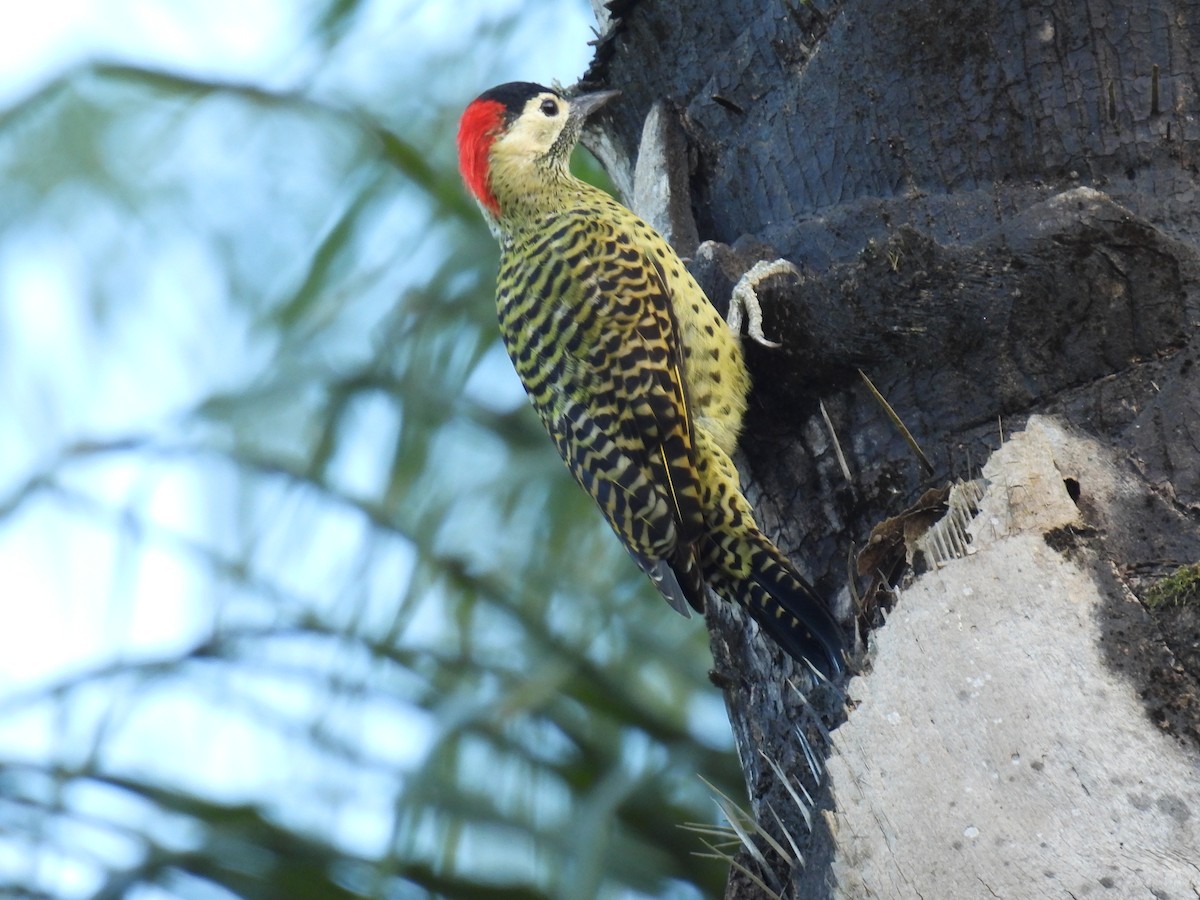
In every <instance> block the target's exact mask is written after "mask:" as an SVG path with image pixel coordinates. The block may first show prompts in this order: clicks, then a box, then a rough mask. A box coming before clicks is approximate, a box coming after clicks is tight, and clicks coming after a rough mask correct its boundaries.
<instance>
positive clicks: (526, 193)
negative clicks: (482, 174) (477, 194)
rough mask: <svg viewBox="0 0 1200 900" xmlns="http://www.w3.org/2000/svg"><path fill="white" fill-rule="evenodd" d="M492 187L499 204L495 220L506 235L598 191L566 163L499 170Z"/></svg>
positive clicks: (569, 206)
mask: <svg viewBox="0 0 1200 900" xmlns="http://www.w3.org/2000/svg"><path fill="white" fill-rule="evenodd" d="M491 187H492V192H493V194H494V195H495V197H496V202H497V204H498V206H499V215H498V216H496V217H495V221H496V225H497V228H498V230H499V232H500V233H501V234H503V235H511V234H513V233H515V232H517V231H520V230H521V229H523V228H525V227H527V226H530V225H537V224H538V223H540V222H543V221H544V220H545V218H546V216H547V215H550V214H552V213H555V212H559V211H561V210H563V209H568V208H571V207H573V206H575V205H577V204H578V203H579V202H580V201H582V200H585V199H587V198H588V197H590V196H591V195H593V194H595V193H597V192H598V191H599V189H598V188H595V187H593V186H592V185H590V184H588V183H587V182H585V181H581V180H580V179H578V178H576V177H575V176H574V175H572V174H571V172H570V171H569V170H568V169H567V167H566V166H565V165H562V166H542V165H539V164H537V163H531V164H530V165H528V166H525V167H522V168H521V169H519V170H515V171H506V172H504V173H500V174H498V175H497V176H496V177H494V178H493V179H492V184H491Z"/></svg>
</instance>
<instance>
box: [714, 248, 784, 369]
mask: <svg viewBox="0 0 1200 900" xmlns="http://www.w3.org/2000/svg"><path fill="white" fill-rule="evenodd" d="M786 274H792V275H795V276H796V277H797V278H798V277H800V270H799V269H797V268H796V267H795V266H794V265H793V264H792V263H790V262H788V261H787V260H786V259H774V260H770V261H768V260H765V259H764V260H759V261H758V262H756V263H755V264H754V265H752V266H751V267H750V269H749V270H748V271H747V272H746V274H745V275H743V276H742V277H741V278H739V279H738V283H737V284H735V285H734V286H733V295H732V296H731V297H730V299H729V316H728V317H727V318H728V322H729V327H730V328H731V329H732V330H733V333H734V334H736V335H739V336H740V335H741V333H742V315H743V312H744V314H745V316H746V334H747V335H749V336H750V338H751V339H753V340H754V341H756V342H757V343H759V344H762V345H763V346H764V347H779V346H780V344H779V342H778V341H772V340H769V339H768V338H767V336H766V335H764V334H763V330H762V305H761V304H760V303H759V302H758V291H757V288H758V286H759V285H760V284H762V283H763V282H764V281H766V280H767V279H768V278H771V277H773V276H775V275H786Z"/></svg>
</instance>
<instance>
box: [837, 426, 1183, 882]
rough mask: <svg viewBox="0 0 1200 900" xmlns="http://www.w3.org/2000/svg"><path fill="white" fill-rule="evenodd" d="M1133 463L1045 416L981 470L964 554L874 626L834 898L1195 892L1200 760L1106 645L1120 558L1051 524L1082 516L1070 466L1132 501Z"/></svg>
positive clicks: (842, 786)
mask: <svg viewBox="0 0 1200 900" xmlns="http://www.w3.org/2000/svg"><path fill="white" fill-rule="evenodd" d="M1119 471H1120V470H1119V466H1118V463H1117V462H1116V461H1114V460H1112V454H1111V452H1110V451H1108V450H1106V449H1105V448H1104V447H1102V446H1101V445H1100V444H1098V443H1097V442H1095V441H1093V440H1090V439H1088V438H1086V437H1083V436H1081V435H1079V434H1076V433H1073V432H1071V431H1069V430H1068V429H1066V428H1063V427H1062V426H1061V425H1059V424H1058V423H1057V422H1055V421H1054V420H1053V419H1050V418H1047V417H1040V416H1035V417H1033V418H1031V419H1030V421H1029V423H1028V426H1027V427H1026V429H1025V431H1024V432H1022V433H1020V434H1017V435H1014V436H1012V437H1011V438H1010V439H1009V440H1008V441H1007V442H1006V443H1005V444H1004V446H1002V447H1001V448H1000V450H998V451H997V452H996V453H995V454H994V455H993V456H992V458H991V459H990V461H989V462H988V464H987V465H986V466H985V468H984V477H985V478H986V479H987V481H988V487H987V492H986V494H985V496H984V499H983V501H982V503H981V509H980V513H979V515H978V516H977V517H976V519H975V520H974V522H973V523H972V525H971V528H970V531H971V534H972V538H973V541H972V543H971V545H970V546H971V552H970V554H969V555H967V556H965V557H963V558H960V559H955V560H951V561H949V562H947V563H945V564H943V565H941V566H939V567H938V568H936V569H934V570H932V571H930V572H928V573H926V574H925V575H923V576H921V577H919V578H917V579H916V581H915V582H914V583H913V584H912V585H911V586H910V587H909V588H908V589H906V590H904V591H903V593H902V594H901V597H900V601H899V603H898V604H897V606H896V611H895V612H894V613H893V614H892V615H891V616H890V617H889V619H888V624H887V627H886V628H882V629H880V630H879V631H877V632H876V633H875V635H874V638H873V644H874V651H873V654H872V662H871V669H870V671H869V673H867V674H866V675H865V676H863V677H858V678H855V679H853V680H852V681H851V682H850V685H849V689H848V693H849V696H850V697H851V699H852V705H853V712H852V714H851V715H850V716H849V719H848V721H847V722H846V723H845V724H843V725H842V726H841V727H840V728H838V729H837V730H836V731H835V732H834V740H833V743H834V753H833V755H832V757H831V759H830V761H829V773H830V777H831V779H832V784H833V796H834V802H835V809H836V812H834V813H832V814H830V818H831V829H832V831H833V834H834V837H835V841H836V844H837V847H838V849H837V855H836V859H835V861H834V864H833V870H834V875H835V877H836V880H837V883H838V893H839V895H840V896H843V897H855V898H858V897H887V898H893V897H897V898H898V897H918V896H925V897H992V896H998V897H1005V898H1009V900H1012V898H1024V897H1028V898H1042V897H1060V896H1062V897H1065V896H1075V897H1080V896H1085V895H1088V894H1093V893H1096V892H1100V891H1102V889H1111V890H1112V893H1111V894H1110V895H1109V896H1118V897H1141V896H1145V897H1192V896H1195V895H1196V894H1197V893H1200V758H1198V757H1197V755H1196V753H1195V751H1194V749H1193V747H1192V745H1190V744H1184V743H1182V742H1181V741H1179V740H1177V739H1174V738H1172V737H1169V736H1167V735H1166V734H1165V733H1162V732H1160V731H1158V730H1156V729H1155V728H1153V727H1151V726H1150V723H1149V721H1148V719H1147V714H1146V710H1145V707H1144V705H1143V703H1142V702H1141V700H1140V699H1139V697H1138V692H1137V689H1136V687H1135V685H1134V683H1133V682H1132V681H1130V680H1128V679H1127V678H1126V677H1125V676H1124V675H1122V674H1121V673H1118V672H1116V671H1114V669H1113V668H1112V666H1111V665H1110V664H1109V662H1108V660H1107V659H1106V656H1105V653H1104V650H1103V646H1102V641H1103V637H1104V635H1103V629H1102V626H1101V622H1102V621H1103V619H1104V617H1105V616H1106V615H1107V607H1108V605H1109V604H1110V603H1112V602H1113V598H1112V596H1111V595H1110V594H1109V592H1111V591H1112V590H1120V588H1118V587H1117V584H1118V582H1117V581H1116V580H1115V579H1114V578H1113V577H1112V574H1111V572H1108V571H1106V570H1107V569H1108V567H1109V564H1108V563H1107V562H1106V561H1105V560H1103V559H1100V558H1098V557H1097V556H1096V555H1095V554H1093V553H1092V552H1091V551H1088V550H1083V551H1079V552H1075V551H1071V552H1069V553H1067V554H1066V555H1064V553H1062V552H1060V551H1058V550H1055V549H1052V547H1051V546H1050V545H1049V544H1048V543H1047V540H1046V535H1047V534H1054V533H1056V532H1058V531H1060V530H1061V529H1072V528H1083V527H1084V523H1083V521H1082V519H1081V517H1080V515H1079V510H1078V508H1077V507H1076V505H1075V503H1074V502H1073V501H1072V500H1071V497H1070V496H1069V494H1068V492H1067V490H1066V487H1065V486H1064V481H1065V479H1068V478H1070V479H1075V480H1076V481H1077V482H1078V483H1079V484H1081V485H1085V486H1087V489H1088V490H1089V492H1090V500H1091V502H1092V503H1093V504H1094V505H1095V506H1097V507H1098V508H1099V509H1100V510H1101V515H1103V510H1105V509H1111V508H1112V507H1113V506H1114V505H1116V504H1120V503H1122V502H1124V501H1126V500H1128V499H1129V498H1128V497H1126V496H1124V494H1126V493H1127V491H1128V487H1127V486H1128V484H1129V480H1128V479H1122V478H1121V477H1120V475H1119ZM1123 599H1124V601H1125V602H1127V603H1129V604H1134V603H1136V600H1135V598H1133V597H1132V596H1131V595H1126V596H1125V597H1124V598H1123Z"/></svg>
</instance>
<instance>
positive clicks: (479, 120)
mask: <svg viewBox="0 0 1200 900" xmlns="http://www.w3.org/2000/svg"><path fill="white" fill-rule="evenodd" d="M617 93H618V92H617V91H597V92H596V93H592V94H581V95H579V96H577V97H573V98H571V99H567V98H566V97H564V96H563V95H562V94H560V93H559V92H558V91H556V90H554V89H553V88H548V87H544V86H542V85H540V84H533V83H531V82H528V81H513V82H509V83H508V84H502V85H500V86H498V87H494V88H492V89H491V90H488V91H484V92H483V93H482V94H480V95H479V96H478V97H476V98H475V99H474V100H472V101H471V103H470V105H469V106H468V107H467V108H466V110H464V111H463V114H462V118H461V119H460V120H459V123H458V167H459V170H460V171H461V172H462V177H463V181H464V182H466V185H467V188H468V189H469V190H470V191H471V194H472V195H473V196H474V197H475V199H476V200H477V201H478V202H479V205H480V207H481V208H482V209H483V210H484V212H485V214H488V215H489V216H490V217H491V218H493V219H497V218H500V216H501V207H502V204H503V203H504V200H505V199H506V197H505V196H504V194H505V188H506V187H510V188H511V189H514V190H516V191H520V190H522V189H523V187H524V188H527V187H528V186H529V180H530V179H533V180H535V181H536V180H538V179H545V178H547V177H552V176H554V175H556V174H558V173H565V172H566V171H567V165H568V163H569V161H570V158H571V151H572V150H573V149H574V147H575V144H576V143H577V142H578V141H579V133H580V131H581V130H582V129H583V123H584V121H585V120H586V119H587V117H588V116H589V115H591V114H592V112H594V111H595V110H597V109H599V108H600V107H601V106H602V105H604V104H605V103H606V102H608V101H609V100H611V99H612V98H613V97H615V96H616V95H617ZM523 182H524V183H525V184H524V185H523V184H522V183H523Z"/></svg>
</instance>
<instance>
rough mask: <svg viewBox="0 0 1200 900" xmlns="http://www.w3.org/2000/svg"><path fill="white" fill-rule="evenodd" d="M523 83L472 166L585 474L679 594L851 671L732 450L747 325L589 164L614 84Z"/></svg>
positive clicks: (503, 92) (500, 285) (537, 381)
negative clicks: (736, 321) (585, 131)
mask: <svg viewBox="0 0 1200 900" xmlns="http://www.w3.org/2000/svg"><path fill="white" fill-rule="evenodd" d="M616 94H617V92H616V91H600V92H596V93H590V94H583V95H580V96H576V97H573V98H570V99H568V98H567V97H565V96H564V95H563V94H562V93H560V92H559V91H557V90H553V89H551V88H548V87H544V86H542V85H538V84H532V83H529V82H512V83H509V84H502V85H500V86H498V87H494V88H492V89H491V90H488V91H485V92H484V93H483V94H480V95H479V96H478V97H477V98H476V99H475V100H474V101H472V102H471V104H470V105H469V106H467V108H466V110H465V111H464V112H463V114H462V118H461V120H460V122H459V129H458V157H459V168H460V170H461V173H462V177H463V181H464V182H465V184H466V186H467V189H468V190H469V191H470V193H471V195H472V196H473V197H474V199H475V200H476V202H477V203H478V204H479V208H480V210H481V211H482V212H483V216H484V218H485V219H486V220H487V223H488V226H489V227H490V228H491V230H492V233H493V234H495V236H496V237H497V239H498V240H499V242H500V270H499V274H498V276H497V279H496V306H497V310H498V313H499V319H500V331H501V334H502V335H503V339H504V344H505V346H506V348H507V349H508V353H509V356H510V357H511V358H512V361H513V364H514V366H515V367H516V370H517V374H518V375H519V376H520V379H521V382H522V383H523V384H524V386H525V390H526V392H527V393H528V394H529V398H530V401H531V402H532V404H533V407H534V409H535V410H536V411H537V413H538V415H539V416H540V418H541V420H542V424H543V425H544V426H545V427H546V430H547V431H548V432H549V433H550V437H551V438H552V439H553V441H554V443H555V445H556V446H557V448H558V452H559V453H560V454H561V455H562V458H563V460H564V461H565V462H566V464H567V467H568V468H569V469H570V471H571V474H572V475H574V476H575V479H576V481H578V482H579V484H580V485H582V486H583V488H584V489H585V490H586V491H587V492H588V493H589V494H591V496H592V497H593V499H594V500H595V501H596V503H597V504H598V505H599V507H600V509H601V511H602V512H603V513H604V516H605V518H607V520H608V523H609V525H611V526H612V529H613V531H615V532H616V534H617V536H618V537H619V538H620V539H621V542H622V543H623V544H624V546H625V548H626V549H627V550H628V551H629V553H630V555H631V556H632V557H633V558H634V560H635V561H636V562H637V564H638V565H639V566H640V567H641V568H642V570H643V571H644V572H645V573H646V574H647V575H649V576H650V578H651V580H652V581H653V582H654V584H655V586H656V587H657V588H658V590H659V591H660V592H661V593H662V594H663V596H664V597H665V598H666V599H667V602H668V603H670V604H671V606H672V607H673V608H675V609H676V610H677V611H679V612H680V613H682V614H683V615H685V616H686V615H689V613H688V607H689V606H690V607H691V608H692V609H695V610H696V611H698V612H703V611H704V606H705V600H706V594H707V591H708V589H710V588H711V590H712V591H713V592H714V593H715V594H716V595H717V596H719V597H721V598H723V599H724V600H726V601H731V602H736V603H740V604H741V605H742V606H743V607H744V608H745V609H746V610H747V612H749V614H750V615H751V616H752V617H753V618H754V619H755V621H757V622H758V623H759V625H760V627H762V628H763V629H764V630H765V631H766V632H767V634H769V635H770V636H771V637H772V638H773V639H774V640H775V642H776V643H777V644H778V645H779V646H780V647H781V648H783V650H785V651H786V652H787V653H789V654H790V655H791V656H793V657H795V658H796V659H798V660H808V661H810V662H811V663H812V664H813V665H814V666H816V667H817V668H819V669H820V670H822V671H823V672H824V673H825V674H827V675H834V674H836V673H838V672H840V671H841V667H842V649H843V641H842V637H841V632H840V629H839V628H838V626H837V624H836V623H835V622H834V621H833V619H832V618H831V617H830V615H829V613H828V612H826V610H825V607H824V605H823V603H822V602H821V600H820V598H819V597H818V596H817V595H816V593H815V591H814V590H813V589H812V587H811V586H810V585H809V584H808V583H807V582H806V581H805V580H804V579H803V578H802V577H801V576H800V574H799V573H798V572H797V571H796V569H795V567H794V566H793V565H792V564H791V562H790V561H789V560H788V559H787V557H786V556H784V555H783V553H782V552H780V551H779V549H778V548H776V547H775V545H774V544H773V543H771V541H770V540H768V539H767V537H766V536H764V535H763V533H762V532H761V531H760V530H759V529H758V526H757V525H756V524H755V522H754V516H753V512H752V510H751V508H750V504H749V502H748V501H747V500H746V498H745V497H744V496H743V495H742V492H741V489H740V484H739V480H738V473H737V469H736V468H735V467H734V465H733V461H732V459H731V455H732V454H733V452H734V449H735V447H736V445H737V440H738V434H739V432H740V430H741V426H742V417H743V414H744V413H745V410H746V395H747V392H748V391H749V388H750V379H749V375H748V373H747V370H746V365H745V362H744V361H743V357H742V350H741V345H740V341H739V337H738V335H737V334H735V333H734V331H733V330H731V329H730V327H729V326H728V325H727V323H726V322H725V320H724V319H723V318H722V317H721V316H720V314H719V313H718V312H717V310H716V309H715V308H714V307H713V305H712V304H711V303H710V302H709V300H708V298H707V297H706V296H705V294H704V292H703V290H702V289H701V288H700V286H699V285H698V284H697V283H696V281H695V279H693V278H692V276H691V274H690V273H689V272H688V271H687V269H686V268H685V267H684V265H683V262H682V261H681V260H680V259H679V257H678V256H677V255H676V253H675V252H674V250H672V249H671V247H670V245H669V244H668V243H667V242H666V241H665V240H664V239H663V238H662V237H661V236H660V235H659V234H658V233H657V232H656V231H655V230H654V229H653V228H651V227H650V226H649V225H647V224H646V223H645V222H644V221H642V219H640V218H639V217H638V216H636V215H635V214H634V213H632V212H631V211H630V210H628V209H626V208H625V207H624V206H622V205H621V204H619V203H618V202H617V201H616V200H614V199H613V198H612V197H610V196H609V195H608V194H607V193H605V192H604V191H602V190H600V189H599V188H596V187H593V186H592V185H589V184H586V183H585V182H583V181H581V180H579V179H578V178H576V177H574V176H573V175H572V174H571V173H570V170H569V167H568V166H569V162H570V157H571V151H572V150H573V149H574V147H575V145H576V143H577V142H578V140H579V135H580V131H581V129H582V127H583V123H584V121H585V120H586V119H587V117H588V116H589V115H590V114H591V113H593V112H594V111H595V110H597V109H598V108H600V107H601V106H602V105H603V104H604V103H606V102H608V101H609V100H610V99H612V98H613V97H614V96H616Z"/></svg>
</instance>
